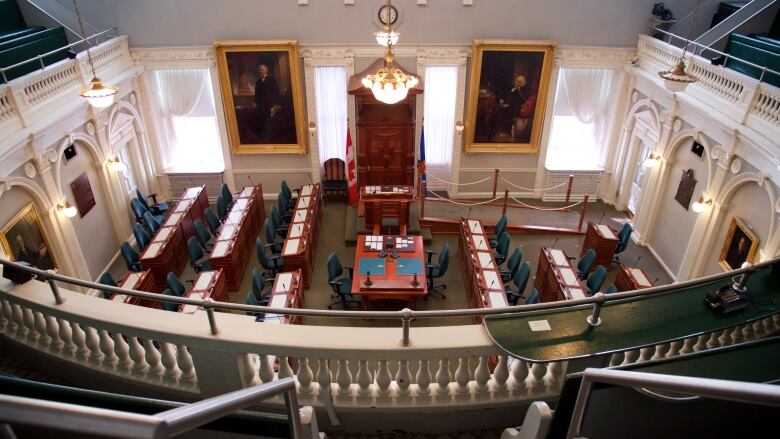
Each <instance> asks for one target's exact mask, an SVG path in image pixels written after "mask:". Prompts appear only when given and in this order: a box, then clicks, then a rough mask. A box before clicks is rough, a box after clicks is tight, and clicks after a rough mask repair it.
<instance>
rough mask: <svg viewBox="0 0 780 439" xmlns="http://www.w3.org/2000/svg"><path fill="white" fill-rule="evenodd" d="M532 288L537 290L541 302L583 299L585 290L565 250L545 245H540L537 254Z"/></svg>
mask: <svg viewBox="0 0 780 439" xmlns="http://www.w3.org/2000/svg"><path fill="white" fill-rule="evenodd" d="M534 288H536V289H537V291H539V299H540V301H541V302H557V301H559V300H575V299H583V298H585V296H586V291H587V288H586V287H585V285H583V283H582V281H580V279H579V277H578V276H577V270H575V269H574V268H573V267H572V266H571V264H570V263H569V258H568V257H567V256H566V252H564V251H563V250H558V249H555V248H547V247H542V250H541V253H540V254H539V263H538V264H537V267H536V279H535V280H534Z"/></svg>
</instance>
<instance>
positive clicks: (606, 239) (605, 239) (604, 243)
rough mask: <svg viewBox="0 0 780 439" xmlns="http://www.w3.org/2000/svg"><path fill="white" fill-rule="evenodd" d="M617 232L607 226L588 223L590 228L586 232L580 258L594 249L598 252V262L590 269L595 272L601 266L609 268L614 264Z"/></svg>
mask: <svg viewBox="0 0 780 439" xmlns="http://www.w3.org/2000/svg"><path fill="white" fill-rule="evenodd" d="M618 241H619V239H618V236H617V232H615V230H614V229H612V227H610V226H608V225H606V224H599V225H596V224H593V223H592V222H588V228H587V230H586V231H585V241H584V242H583V244H582V251H580V257H581V256H582V255H584V254H585V252H586V251H588V249H589V248H592V249H593V250H594V251H595V252H596V260H595V262H594V263H593V265H592V266H591V267H590V270H591V271H593V270H595V269H596V267H598V266H599V265H603V266H604V268H607V269H608V268H609V267H610V265H611V264H612V258H613V257H614V256H615V247H617V244H618Z"/></svg>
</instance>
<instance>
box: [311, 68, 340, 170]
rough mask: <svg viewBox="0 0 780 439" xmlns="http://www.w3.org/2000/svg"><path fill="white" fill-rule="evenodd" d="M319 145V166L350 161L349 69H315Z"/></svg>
mask: <svg viewBox="0 0 780 439" xmlns="http://www.w3.org/2000/svg"><path fill="white" fill-rule="evenodd" d="M314 95H315V99H316V100H317V144H318V145H319V149H320V163H325V161H326V160H328V159H331V158H334V157H335V158H338V159H341V160H344V161H345V162H346V161H347V69H346V68H344V67H340V66H336V67H330V66H328V67H315V68H314Z"/></svg>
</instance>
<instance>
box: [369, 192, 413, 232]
mask: <svg viewBox="0 0 780 439" xmlns="http://www.w3.org/2000/svg"><path fill="white" fill-rule="evenodd" d="M413 201H414V187H412V186H363V187H362V188H360V202H361V205H362V207H363V213H364V217H365V221H366V228H367V229H373V230H374V234H375V235H378V234H379V233H380V232H381V231H380V230H379V227H381V225H382V217H391V218H394V217H397V218H398V227H399V229H400V232H399V233H400V234H402V235H404V234H406V227H407V226H408V225H409V204H410V203H412V202H413Z"/></svg>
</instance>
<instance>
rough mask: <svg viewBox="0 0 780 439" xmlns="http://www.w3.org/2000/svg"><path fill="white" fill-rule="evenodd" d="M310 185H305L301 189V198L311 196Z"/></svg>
mask: <svg viewBox="0 0 780 439" xmlns="http://www.w3.org/2000/svg"><path fill="white" fill-rule="evenodd" d="M311 189H312V185H310V184H307V185H306V186H303V187H301V196H302V197H305V196H307V195H310V194H311Z"/></svg>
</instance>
